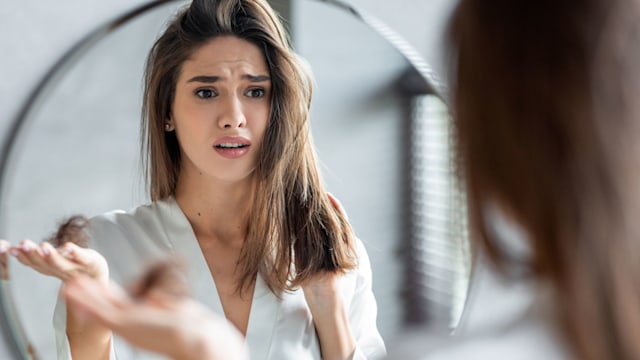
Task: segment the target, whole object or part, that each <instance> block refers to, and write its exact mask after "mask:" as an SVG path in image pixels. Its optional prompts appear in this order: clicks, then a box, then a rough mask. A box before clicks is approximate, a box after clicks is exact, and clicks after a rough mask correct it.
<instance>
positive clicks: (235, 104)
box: [218, 95, 247, 129]
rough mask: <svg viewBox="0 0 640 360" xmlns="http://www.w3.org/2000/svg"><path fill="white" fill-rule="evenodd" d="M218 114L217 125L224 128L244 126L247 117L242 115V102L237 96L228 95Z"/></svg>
mask: <svg viewBox="0 0 640 360" xmlns="http://www.w3.org/2000/svg"><path fill="white" fill-rule="evenodd" d="M221 107H222V108H221V111H220V113H219V116H218V126H220V127H221V128H225V129H231V128H237V127H244V126H245V125H246V123H247V119H246V118H245V116H244V111H243V108H242V102H241V101H240V99H238V97H237V96H235V95H232V96H228V97H227V98H226V99H225V101H223V104H221Z"/></svg>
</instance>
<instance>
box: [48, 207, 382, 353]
mask: <svg viewBox="0 0 640 360" xmlns="http://www.w3.org/2000/svg"><path fill="white" fill-rule="evenodd" d="M89 233H90V235H91V243H90V246H91V247H92V248H94V249H95V250H97V251H98V252H100V253H101V254H102V255H103V256H104V257H105V258H106V259H107V262H108V263H109V271H110V275H111V278H112V279H113V280H114V281H116V282H117V283H119V284H129V283H130V282H131V281H133V280H134V279H135V278H136V277H137V276H139V275H140V274H141V273H142V272H143V271H144V269H145V267H146V266H147V265H148V264H149V263H150V262H152V261H153V260H156V259H158V258H160V257H163V256H166V254H168V253H173V254H176V255H179V256H181V257H183V258H184V259H186V260H187V264H188V267H189V270H188V271H189V273H188V278H189V284H190V286H191V290H192V296H193V297H194V298H195V299H196V300H198V301H200V302H201V303H203V304H205V305H206V306H207V307H209V308H210V309H211V310H212V311H213V312H215V313H217V314H218V315H220V316H224V312H223V310H222V305H221V303H220V298H219V296H218V292H217V289H216V286H215V282H214V280H213V277H212V276H211V273H210V271H209V268H208V266H207V263H206V261H205V258H204V256H203V254H202V251H201V250H200V246H199V245H198V241H197V239H196V237H195V235H194V233H193V230H192V228H191V225H190V223H189V221H188V220H187V218H186V216H185V215H184V213H183V212H182V210H181V209H180V207H179V206H178V204H177V203H176V201H175V200H174V199H173V198H169V199H167V200H162V201H157V202H154V203H152V204H150V205H143V206H140V207H137V208H135V209H134V210H132V211H130V212H124V211H114V212H110V213H107V214H104V215H100V216H97V217H95V218H92V219H91V222H90V227H89ZM357 246H358V256H359V260H358V267H357V268H356V269H355V270H353V271H350V272H348V273H347V274H345V275H344V276H343V277H342V278H341V279H340V287H341V292H342V296H343V300H344V304H345V307H346V309H347V313H348V317H349V324H350V327H351V331H352V333H353V336H354V338H355V340H356V352H355V355H354V357H353V359H378V358H382V357H384V356H385V353H386V351H385V346H384V343H383V341H382V337H381V336H380V334H379V332H378V329H377V326H376V314H377V306H376V301H375V298H374V296H373V292H372V289H371V265H370V263H369V258H368V256H367V252H366V250H365V248H364V245H363V244H362V242H361V241H359V240H358V241H357ZM194 326H198V324H194ZM54 327H55V332H56V343H57V349H58V359H71V353H70V350H69V342H68V339H67V337H66V309H65V306H64V303H63V302H62V301H59V302H58V304H57V306H56V311H55V314H54ZM246 341H247V346H248V348H249V351H250V354H251V359H252V360H259V359H265V360H266V359H273V360H280V359H294V360H303V359H321V355H320V346H319V343H318V337H317V335H316V332H315V328H314V325H313V320H312V318H311V312H310V311H309V308H308V306H307V304H306V302H305V298H304V294H303V292H302V289H297V290H295V291H293V292H290V293H287V292H285V293H284V294H282V295H281V299H278V297H276V296H275V295H274V294H273V293H272V292H271V291H270V290H269V288H268V287H267V286H266V284H265V282H264V281H263V279H262V277H261V276H260V275H258V277H257V281H256V285H255V291H254V295H253V302H252V304H251V310H250V314H249V323H248V326H247V333H246ZM111 359H120V360H125V359H126V360H128V359H145V360H146V359H164V357H160V356H158V355H155V354H150V353H148V352H144V351H141V350H138V349H135V348H133V347H131V346H129V345H128V344H127V343H126V342H125V341H124V340H122V339H120V338H118V337H117V336H114V339H113V342H112V351H111Z"/></svg>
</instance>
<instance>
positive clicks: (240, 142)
mask: <svg viewBox="0 0 640 360" xmlns="http://www.w3.org/2000/svg"><path fill="white" fill-rule="evenodd" d="M250 147H251V142H250V141H249V140H248V139H246V138H243V137H241V136H225V137H222V138H219V139H217V140H216V141H215V142H214V143H213V149H214V150H215V151H216V152H217V153H218V154H220V155H221V156H223V157H225V158H227V159H237V158H240V157H242V156H244V155H246V154H247V153H248V152H249V148H250Z"/></svg>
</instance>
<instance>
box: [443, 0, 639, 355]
mask: <svg viewBox="0 0 640 360" xmlns="http://www.w3.org/2000/svg"><path fill="white" fill-rule="evenodd" d="M639 19H640V3H639V2H638V1H635V0H587V1H581V2H574V1H564V0H559V1H551V0H541V1H509V0H499V1H485V0H461V2H460V4H459V5H458V7H457V9H456V10H455V12H454V15H453V18H452V22H451V24H450V26H451V27H450V38H449V40H450V45H451V47H452V50H453V52H454V56H455V57H456V58H455V64H456V65H455V67H454V69H453V74H452V78H453V82H452V83H453V92H452V93H453V97H454V99H453V101H454V117H455V119H456V122H455V123H456V130H457V139H458V141H459V143H458V146H459V149H460V154H461V171H462V174H463V175H464V177H465V178H466V181H467V185H468V186H467V189H468V194H469V201H470V214H471V217H472V219H471V221H472V223H473V224H474V226H475V227H476V229H478V232H479V235H478V239H477V240H478V246H479V247H480V248H481V249H483V251H485V252H487V253H488V254H489V256H490V257H491V258H492V260H494V262H495V263H496V264H498V265H499V266H505V264H506V263H507V262H508V259H507V258H506V255H505V254H504V252H503V251H502V250H501V249H500V247H499V245H497V242H496V240H495V239H492V238H491V235H490V234H489V232H488V231H486V229H485V224H484V222H483V214H482V208H483V206H484V205H486V203H487V202H496V203H498V204H499V205H500V206H502V208H503V209H504V210H506V211H507V212H508V213H509V214H510V215H511V216H512V217H513V219H515V220H516V221H517V222H519V223H520V224H522V225H523V226H524V227H525V228H526V229H527V231H528V232H529V235H530V236H529V238H530V240H531V244H530V245H531V249H532V250H533V259H531V260H532V268H533V272H534V274H535V276H537V277H538V279H540V280H542V281H548V282H550V283H551V284H552V285H553V287H554V288H555V289H556V299H557V300H558V303H559V307H558V309H559V311H558V315H559V317H560V320H561V323H562V324H563V326H564V330H565V331H566V334H567V338H568V340H569V341H570V343H571V344H572V347H573V349H574V350H575V352H576V354H577V355H579V357H580V358H584V359H612V358H616V359H632V358H640V343H638V342H637V341H635V339H634V338H635V336H637V335H640V261H638V260H640V251H639V250H640V222H639V221H637V220H635V219H633V216H634V215H635V214H637V213H638V210H640V187H639V186H637V185H636V184H634V181H635V179H637V178H638V177H637V175H638V174H636V172H637V169H640V167H638V165H640V164H639V162H640V148H639V146H640V137H639V135H640V132H639V130H640V108H639V105H638V102H637V101H634V99H633V97H635V96H637V95H636V94H638V93H639V92H638V91H640V73H639V72H638V69H637V66H638V64H640V26H639V24H640V23H639V21H640V20H639Z"/></svg>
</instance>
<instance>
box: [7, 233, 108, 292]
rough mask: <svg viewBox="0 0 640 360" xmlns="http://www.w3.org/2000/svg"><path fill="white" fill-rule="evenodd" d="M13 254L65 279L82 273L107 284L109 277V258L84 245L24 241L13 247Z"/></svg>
mask: <svg viewBox="0 0 640 360" xmlns="http://www.w3.org/2000/svg"><path fill="white" fill-rule="evenodd" d="M9 253H10V254H11V255H13V256H15V257H16V259H18V261H20V262H21V263H22V264H24V265H26V266H29V267H31V268H33V269H34V270H36V271H37V272H39V273H41V274H44V275H49V276H55V277H57V278H59V279H60V280H62V281H67V280H69V279H71V278H72V277H74V276H76V275H78V274H84V275H86V276H89V277H91V278H93V279H95V280H98V281H101V282H104V283H107V282H108V280H109V267H108V266H107V261H106V260H105V258H104V257H103V256H102V255H100V253H98V252H97V251H95V250H93V249H87V248H82V247H80V246H78V245H76V244H74V243H72V242H67V243H65V244H64V245H62V246H60V247H58V248H55V247H53V245H51V244H50V243H48V242H43V243H41V244H39V245H38V244H36V243H34V242H33V241H31V240H24V241H22V242H21V243H20V245H19V246H12V247H11V248H10V249H9Z"/></svg>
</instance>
